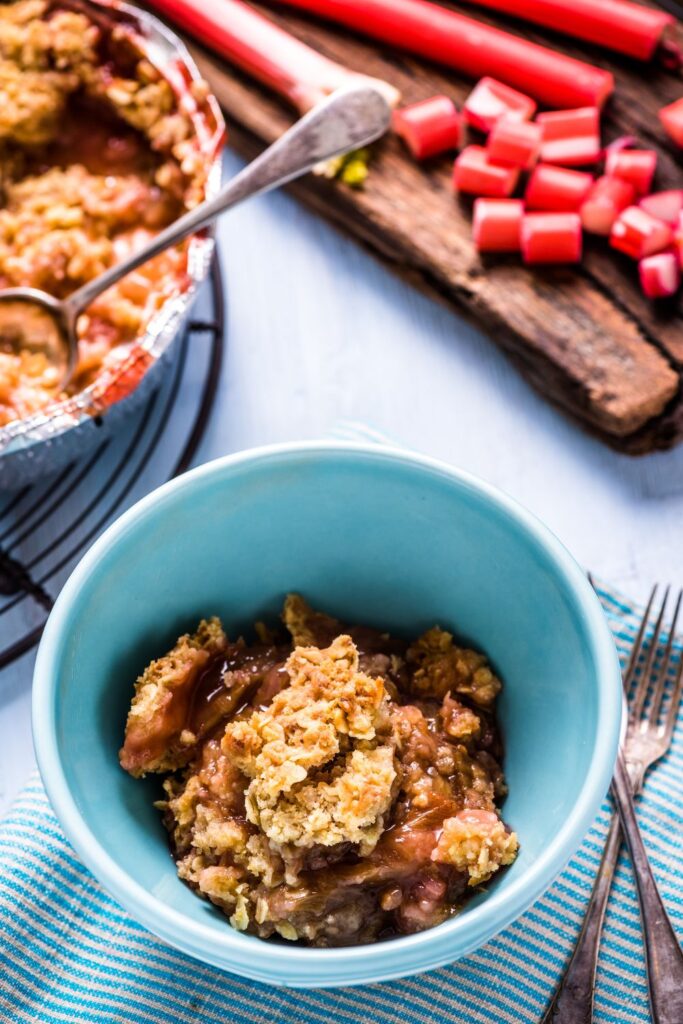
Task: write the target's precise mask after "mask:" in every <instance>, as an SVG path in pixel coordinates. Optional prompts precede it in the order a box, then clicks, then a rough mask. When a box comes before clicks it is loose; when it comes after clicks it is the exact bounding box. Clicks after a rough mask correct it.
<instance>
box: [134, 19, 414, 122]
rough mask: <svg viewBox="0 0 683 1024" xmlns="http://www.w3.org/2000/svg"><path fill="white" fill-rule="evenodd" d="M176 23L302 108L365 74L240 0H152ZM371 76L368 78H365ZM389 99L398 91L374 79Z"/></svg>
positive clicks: (308, 108)
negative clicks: (338, 61) (199, 0)
mask: <svg viewBox="0 0 683 1024" xmlns="http://www.w3.org/2000/svg"><path fill="white" fill-rule="evenodd" d="M150 4H151V6H152V7H156V9H157V10H158V11H160V12H161V13H162V14H163V15H165V16H166V17H167V18H168V19H169V21H172V22H173V23H174V24H176V25H179V26H180V27H181V28H182V29H184V30H185V31H186V32H189V33H190V35H192V36H194V37H195V38H196V39H198V40H199V41H200V42H201V43H203V44H204V45H205V46H208V47H209V48H210V49H212V50H215V51H216V53H219V54H220V55H221V57H225V59H226V60H228V61H230V63H231V64H235V65H236V66H237V67H239V68H241V70H242V71H245V72H246V73H247V74H248V75H251V77H252V78H255V79H256V80H257V81H259V82H261V83H262V84H263V85H266V86H267V87H268V88H270V89H273V90H274V92H277V93H279V95H281V96H283V97H284V98H285V99H286V100H288V101H289V102H290V103H291V104H292V105H293V106H294V107H296V109H297V110H298V111H299V113H301V114H304V113H306V111H307V110H310V108H311V107H313V106H315V104H316V103H318V102H319V101H320V100H321V99H323V98H324V97H325V96H328V95H329V94H330V93H331V92H333V91H334V90H335V89H337V88H339V87H340V86H342V85H346V84H348V83H349V82H352V81H353V82H357V81H358V79H359V78H360V77H363V78H365V77H366V76H361V75H359V74H357V73H355V72H352V71H350V70H349V69H348V68H345V67H342V65H341V64H336V63H335V62H334V61H332V60H329V59H328V58H327V57H323V56H322V54H320V53H318V52H317V51H316V50H313V49H312V48H311V47H310V46H307V45H306V44H305V43H302V42H300V41H299V40H298V39H295V38H294V36H291V35H289V33H287V32H285V31H284V30H283V29H281V28H279V27H278V26H277V25H274V24H273V23H272V22H271V21H268V19H267V18H264V17H262V15H260V14H258V13H257V12H256V11H254V10H252V9H251V7H248V6H247V5H246V4H244V3H242V2H241V0H211V3H210V4H208V3H207V4H206V5H205V6H201V5H200V4H198V3H197V2H196V0H150ZM368 80H369V79H368ZM372 81H373V82H375V84H377V85H378V86H379V87H380V88H381V89H382V91H383V93H384V95H385V97H386V98H387V100H388V101H389V102H390V103H391V104H392V105H393V104H395V103H396V102H397V101H398V95H399V94H398V92H397V90H396V89H394V88H393V86H390V85H389V84H388V83H387V82H382V81H380V80H378V79H372Z"/></svg>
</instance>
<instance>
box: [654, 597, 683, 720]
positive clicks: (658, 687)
mask: <svg viewBox="0 0 683 1024" xmlns="http://www.w3.org/2000/svg"><path fill="white" fill-rule="evenodd" d="M682 596H683V592H681V591H680V590H679V591H678V597H677V598H676V606H675V608H674V614H673V618H672V620H671V625H670V626H669V636H668V639H667V641H666V648H665V650H664V654H663V655H662V660H661V662H660V665H659V669H658V670H657V674H656V679H655V686H654V690H653V692H652V700H651V701H650V713H649V715H648V722H649V724H650V725H651V726H655V725H656V724H657V722H658V720H659V715H660V713H661V710H662V703H663V700H664V693H665V690H666V683H667V679H668V676H669V667H670V665H671V651H672V648H673V642H674V638H675V636H676V623H677V622H678V613H679V611H680V608H681V597H682Z"/></svg>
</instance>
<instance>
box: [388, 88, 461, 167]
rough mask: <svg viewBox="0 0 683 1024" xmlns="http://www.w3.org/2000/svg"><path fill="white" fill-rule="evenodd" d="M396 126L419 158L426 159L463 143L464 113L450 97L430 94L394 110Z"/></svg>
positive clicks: (393, 123)
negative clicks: (462, 121) (461, 117)
mask: <svg viewBox="0 0 683 1024" xmlns="http://www.w3.org/2000/svg"><path fill="white" fill-rule="evenodd" d="M392 127H393V129H394V131H395V132H396V134H397V135H398V136H400V137H401V138H402V139H403V141H404V142H405V144H406V146H407V147H408V149H409V150H410V152H411V153H412V154H413V156H414V157H415V159H416V160H426V159H427V158H428V157H430V156H436V155H437V153H443V152H445V151H446V150H447V149H457V148H458V144H459V142H460V114H459V113H458V111H457V108H456V106H455V103H454V102H453V100H452V99H450V98H449V97H448V96H430V97H429V99H426V100H420V102H419V103H411V104H410V106H407V107H400V108H399V109H398V110H395V111H394V116H393V121H392Z"/></svg>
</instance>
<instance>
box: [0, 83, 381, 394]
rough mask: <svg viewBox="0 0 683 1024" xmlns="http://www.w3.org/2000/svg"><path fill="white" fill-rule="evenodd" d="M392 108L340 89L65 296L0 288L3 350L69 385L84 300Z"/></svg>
mask: <svg viewBox="0 0 683 1024" xmlns="http://www.w3.org/2000/svg"><path fill="white" fill-rule="evenodd" d="M390 118H391V110H390V108H389V105H388V103H387V101H386V100H385V98H384V96H383V95H382V93H381V92H379V90H378V89H376V88H374V87H373V86H369V85H367V84H359V85H352V86H347V87H344V88H342V89H338V90H337V91H336V92H334V93H332V94H331V95H330V96H328V97H327V98H326V99H325V100H323V101H322V102H321V103H319V104H318V105H317V106H316V107H314V108H313V110H311V111H309V113H308V114H306V115H305V116H304V117H302V118H301V120H299V121H297V122H296V124H294V125H293V126H292V127H291V128H290V129H289V131H287V132H285V133H284V135H282V136H281V137H280V138H279V139H278V140H277V142H274V143H273V145H272V146H269V147H268V149H266V150H265V151H264V152H263V153H261V155H260V156H258V157H257V158H256V159H255V160H254V161H253V162H252V163H250V164H249V165H248V166H247V167H245V168H244V170H242V171H240V173H239V174H237V175H236V176H235V177H234V178H232V180H231V181H229V182H228V183H227V184H226V185H225V186H224V187H223V188H222V189H221V191H220V193H219V194H218V195H217V196H216V198H215V199H210V200H207V201H206V202H204V203H201V204H200V205H199V206H196V207H194V209H192V210H190V211H188V212H187V213H185V214H183V216H182V217H180V218H179V219H178V220H176V221H174V223H173V224H170V225H169V226H168V227H167V228H164V230H163V231H161V232H160V233H159V234H158V235H156V236H155V237H154V238H153V239H152V240H151V241H150V243H149V245H146V246H145V247H144V248H143V249H140V250H138V251H137V252H135V253H133V255H132V256H129V257H128V259H125V260H122V262H120V263H117V264H116V265H115V266H113V267H110V268H109V270H106V271H105V272H104V274H100V276H99V277H96V278H95V279H94V280H92V281H88V283H87V284H85V285H83V286H82V287H81V288H79V289H78V290H77V291H75V292H72V294H71V295H69V296H68V297H67V298H66V299H62V300H60V299H56V298H54V296H52V295H49V294H48V293H47V292H44V291H41V290H40V289H37V288H7V289H5V290H2V291H0V350H3V349H4V350H5V351H10V352H18V351H19V350H24V351H30V352H43V353H44V354H45V355H46V357H47V358H48V360H49V362H50V363H51V364H52V365H53V366H55V367H56V368H57V370H58V371H59V373H60V376H61V383H62V387H64V386H65V385H66V384H67V383H68V382H69V380H70V379H71V376H72V374H73V371H74V368H75V366H76V362H77V359H78V338H77V335H76V321H77V319H78V317H79V316H80V314H81V313H82V312H83V310H84V309H86V307H87V306H89V305H90V303H91V302H92V301H93V299H95V298H97V296H98V295H101V294H102V292H103V291H105V290H106V289H107V288H110V287H111V285H113V284H116V282H117V281H119V280H120V279H121V278H122V277H125V275H126V274H128V273H130V271H131V270H135V268H136V267H139V266H140V265H141V264H142V263H146V262H147V260H150V259H151V258H152V257H153V256H156V255H157V253H160V252H163V251H164V249H168V248H169V247H170V246H172V245H175V244H176V243H177V242H180V241H181V240H182V239H183V238H186V237H187V236H188V235H191V234H193V233H194V232H195V231H198V230H199V229H200V228H203V227H206V226H207V225H208V224H210V223H211V221H213V220H214V218H216V217H217V216H218V215H219V214H220V213H223V211H224V210H228V209H229V208H230V207H232V206H236V205H237V203H240V202H242V200H243V199H248V198H249V197H250V196H255V195H258V194H259V193H261V192H267V191H269V190H270V189H273V188H277V187H278V186H279V185H284V184H285V183H286V182H288V181H291V180H292V179H293V178H297V177H299V176H300V175H302V174H305V173H306V171H310V170H311V168H312V167H315V165H316V164H319V163H321V162H323V161H325V160H329V159H331V158H332V157H335V156H339V155H340V154H342V153H347V152H349V151H351V150H354V149H358V148H359V147H361V146H364V145H367V144H368V143H369V142H373V141H374V140H375V139H377V138H379V136H380V135H383V134H384V132H385V131H386V130H387V128H388V126H389V121H390Z"/></svg>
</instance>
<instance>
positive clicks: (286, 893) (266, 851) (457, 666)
mask: <svg viewBox="0 0 683 1024" xmlns="http://www.w3.org/2000/svg"><path fill="white" fill-rule="evenodd" d="M282 619H283V623H284V625H285V631H282V630H281V629H278V628H277V627H274V628H273V627H271V626H270V625H264V624H263V623H259V624H258V627H257V629H256V640H255V642H254V643H246V642H245V641H244V639H242V638H238V639H237V640H236V641H234V642H231V641H230V640H228V638H227V637H226V635H225V632H224V630H223V628H222V626H221V624H220V622H219V620H218V619H215V618H214V619H209V620H203V621H202V622H201V623H200V625H199V627H198V629H197V631H196V632H195V633H194V634H187V635H185V636H183V637H181V638H180V639H179V640H178V641H177V643H176V644H175V646H174V647H173V648H172V650H171V651H169V653H168V654H166V655H164V656H163V657H161V658H158V659H156V660H155V661H153V662H152V663H151V664H150V665H149V666H148V667H147V669H145V671H144V672H143V673H142V675H141V676H140V677H139V679H138V681H137V683H136V685H135V696H134V698H133V702H132V706H131V710H130V713H129V717H128V722H127V726H126V735H125V742H124V746H123V748H122V750H121V754H120V759H121V764H122V766H123V767H124V768H125V769H126V770H127V771H129V772H130V773H131V774H132V775H135V776H140V775H144V774H146V773H148V772H159V773H161V774H162V775H164V776H165V778H164V781H163V790H164V799H162V800H160V801H159V802H158V807H159V809H160V810H161V811H162V812H163V815H164V822H165V824H166V827H167V829H168V832H169V837H170V842H171V848H172V850H173V855H174V858H175V860H176V864H177V868H178V874H179V876H180V878H181V879H183V880H184V881H185V882H187V883H188V884H189V885H190V886H192V887H193V888H194V889H195V890H196V891H197V892H198V893H199V894H200V895H202V896H204V897H206V898H208V899H209V900H211V902H213V903H214V904H215V905H216V906H218V907H219V908H221V909H222V910H223V911H224V912H225V914H226V915H227V916H228V917H229V919H230V923H231V924H232V926H233V927H234V928H237V929H240V930H246V931H249V932H252V933H254V934H256V935H259V936H261V937H262V938H268V937H269V936H273V935H278V936H280V937H282V938H285V939H288V940H291V941H301V942H303V943H306V944H309V945H318V946H334V945H348V944H356V943H362V942H371V941H375V940H377V939H383V938H389V937H391V936H393V935H398V934H405V933H410V932H414V931H419V930H422V929H424V928H428V927H432V926H433V925H436V924H439V923H440V922H441V921H443V920H445V919H446V918H447V917H449V916H451V915H452V914H454V913H457V912H459V910H460V909H461V906H462V904H463V902H464V900H465V898H466V894H467V892H468V891H471V890H472V888H474V887H476V886H479V885H481V884H483V883H485V882H486V881H487V880H488V879H489V878H490V877H491V876H492V875H493V874H494V873H495V872H496V871H498V870H499V869H500V868H501V867H504V866H506V865H509V864H511V863H512V861H513V860H514V859H515V856H516V853H517V848H518V842H517V837H516V836H515V834H514V832H511V831H510V830H509V829H508V828H507V827H506V826H505V824H504V823H503V821H502V820H501V817H500V812H499V809H498V808H499V804H500V800H501V799H502V797H503V796H504V795H505V792H506V788H505V782H504V778H503V773H502V769H501V767H500V761H501V755H502V749H501V744H500V739H499V736H498V732H497V729H496V724H495V719H494V717H493V713H492V712H493V704H494V702H495V698H496V695H497V693H498V692H499V690H500V685H501V684H500V682H499V680H498V679H497V678H496V676H495V675H494V674H493V672H492V671H491V669H490V668H489V667H488V664H487V662H486V659H485V657H484V656H483V655H482V654H479V653H478V652H475V651H472V650H469V649H465V648H459V647H457V645H456V644H455V641H454V639H453V636H452V635H451V634H450V633H446V632H444V631H442V630H440V629H439V628H438V627H434V628H433V629H431V630H429V631H428V632H427V633H425V634H423V635H422V636H421V637H419V638H418V639H417V640H416V641H415V642H414V643H412V644H407V643H405V642H404V641H402V640H399V639H397V638H394V637H392V636H390V635H389V634H388V633H382V632H378V631H376V630H372V629H370V628H368V627H363V626H359V627H353V626H352V627H349V626H348V625H345V624H343V623H341V622H339V621H338V620H336V619H334V618H333V617H331V616H329V615H325V614H323V613H320V612H316V611H314V610H313V609H311V608H310V607H309V605H308V604H307V603H306V601H305V600H304V599H303V598H302V597H300V596H299V595H296V594H292V595H289V596H288V597H287V599H286V601H285V605H284V609H283V616H282ZM455 694H457V696H455Z"/></svg>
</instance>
